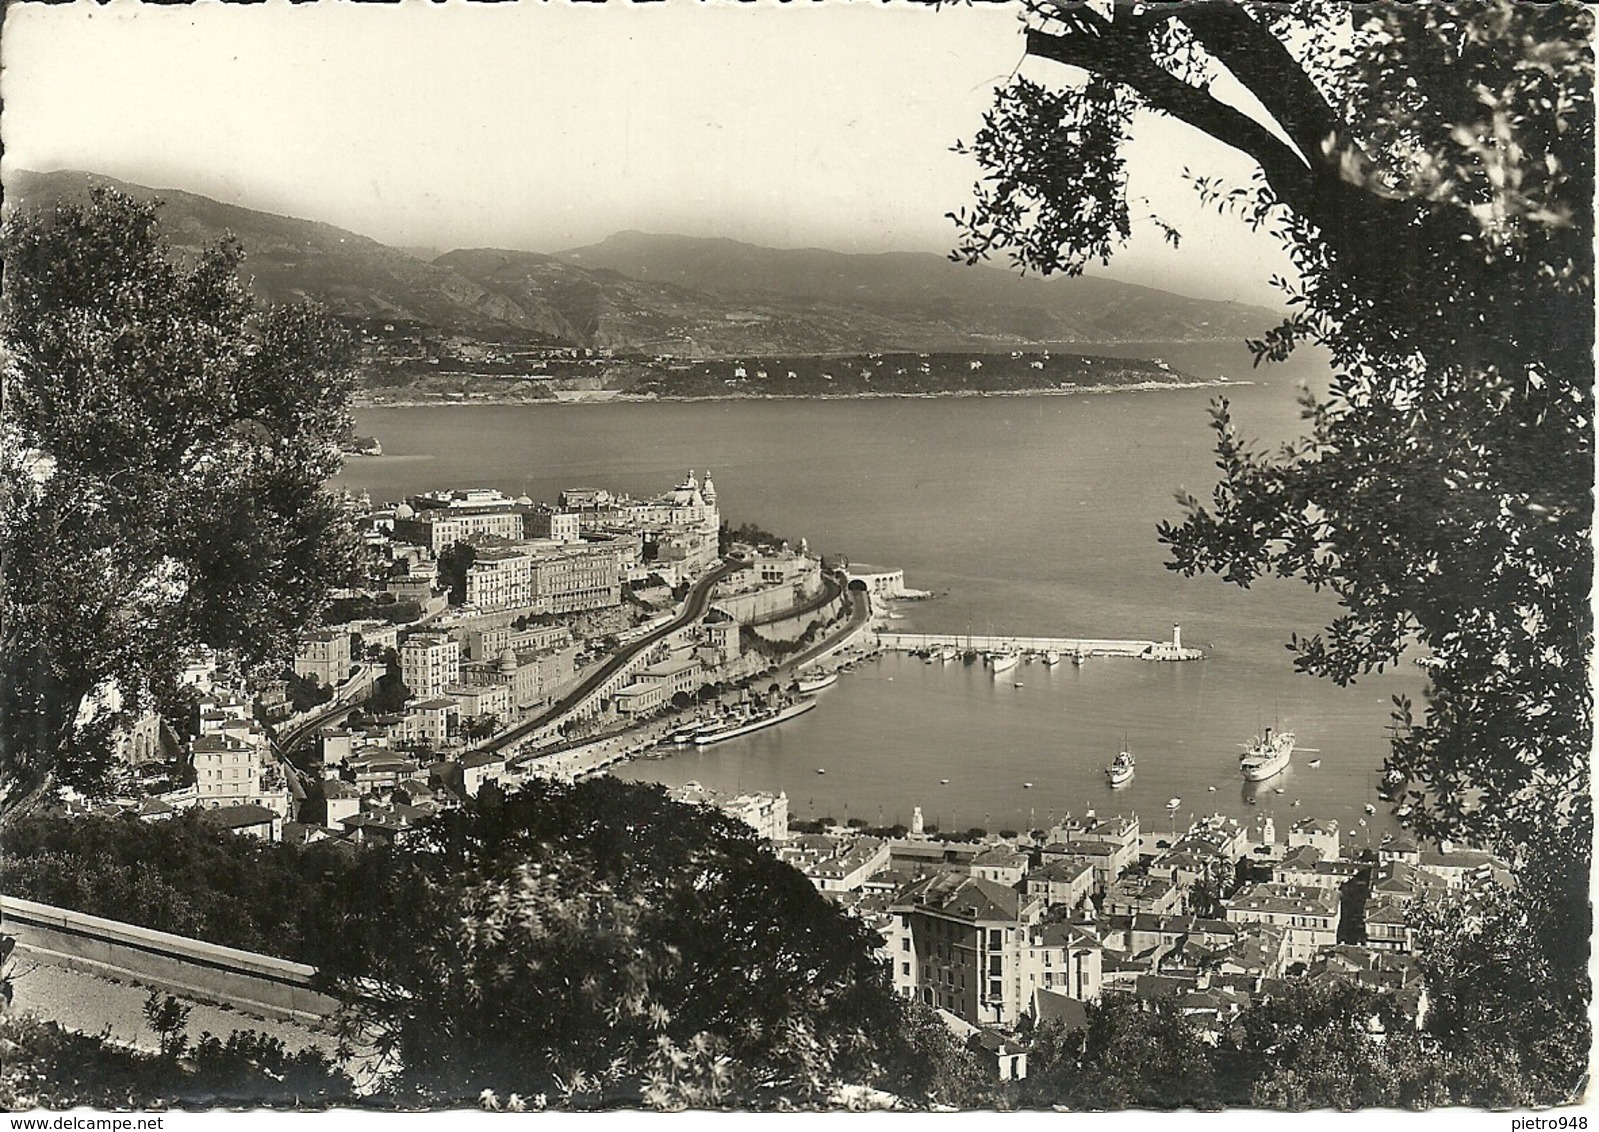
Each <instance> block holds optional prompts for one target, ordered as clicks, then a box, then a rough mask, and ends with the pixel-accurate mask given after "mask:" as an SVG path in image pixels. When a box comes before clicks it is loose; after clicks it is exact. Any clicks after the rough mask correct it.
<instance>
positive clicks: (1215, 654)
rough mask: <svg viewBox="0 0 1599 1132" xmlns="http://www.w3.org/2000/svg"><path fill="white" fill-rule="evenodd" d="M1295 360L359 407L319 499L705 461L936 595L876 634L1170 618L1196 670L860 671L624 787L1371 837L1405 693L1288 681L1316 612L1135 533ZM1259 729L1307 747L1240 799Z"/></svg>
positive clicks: (1414, 679) (720, 477)
mask: <svg viewBox="0 0 1599 1132" xmlns="http://www.w3.org/2000/svg"><path fill="white" fill-rule="evenodd" d="M1104 352H1106V353H1110V352H1113V351H1112V350H1110V349H1107V350H1105V351H1104ZM1116 352H1124V353H1135V354H1141V355H1144V356H1159V357H1163V358H1165V359H1166V360H1167V361H1169V362H1170V363H1171V364H1173V365H1174V366H1176V367H1178V368H1180V369H1184V370H1187V371H1188V372H1191V373H1195V374H1198V375H1200V376H1204V377H1215V376H1218V375H1221V374H1225V375H1228V376H1230V377H1233V378H1235V379H1239V378H1241V379H1251V378H1253V377H1256V376H1258V375H1254V374H1251V373H1250V371H1249V364H1248V359H1247V356H1246V355H1244V354H1243V352H1242V350H1241V349H1238V348H1235V347H1232V346H1221V345H1218V346H1191V345H1173V344H1154V345H1149V346H1143V347H1122V348H1118V350H1117V351H1116ZM1297 365H1298V367H1299V368H1298V370H1297V371H1294V370H1288V371H1286V372H1284V371H1281V370H1279V371H1273V372H1271V373H1269V374H1266V375H1264V376H1265V378H1266V383H1265V384H1253V385H1242V384H1240V385H1236V386H1234V387H1232V388H1230V389H1227V390H1225V391H1221V390H1217V389H1213V388H1209V389H1189V390H1180V389H1179V390H1160V391H1149V392H1125V393H1115V394H1096V395H1077V396H1058V397H1051V396H1043V397H974V398H943V399H883V400H862V401H728V402H690V403H665V404H633V403H609V404H585V405H557V404H552V405H532V406H517V407H500V406H495V407H454V406H451V407H437V408H409V409H369V410H363V411H361V412H360V413H358V414H357V417H358V427H359V431H360V432H362V433H369V434H372V435H375V436H377V437H379V438H380V439H381V441H382V442H383V446H384V452H385V455H383V456H381V457H375V458H353V459H351V461H350V462H349V464H348V466H347V468H346V470H345V473H344V474H343V475H342V476H341V477H340V478H339V481H338V482H339V483H340V484H341V485H343V486H348V487H350V488H354V489H365V490H368V491H370V492H371V493H372V495H373V497H374V498H377V499H398V498H400V497H401V496H403V495H408V494H411V493H414V492H417V491H422V490H429V489H434V488H441V487H449V486H456V487H466V486H493V487H499V488H502V489H504V490H506V491H509V492H512V493H515V494H520V493H523V492H525V493H527V494H529V495H531V496H532V497H533V498H535V499H546V500H553V499H554V498H555V496H556V495H557V494H558V493H559V492H560V491H561V489H563V488H567V487H575V486H592V487H607V488H611V489H619V490H622V491H627V492H630V493H632V494H635V495H646V494H652V493H655V492H659V491H661V490H664V489H665V488H667V487H670V486H672V485H673V484H674V483H676V482H677V481H678V480H680V479H681V478H682V476H683V475H684V474H685V473H686V472H687V471H688V470H689V469H691V468H692V469H694V470H695V472H696V474H700V475H703V474H704V472H705V471H706V470H707V469H709V470H710V471H711V472H712V473H713V474H714V476H715V479H716V486H717V490H718V492H719V495H720V502H721V507H722V514H723V516H724V517H725V518H727V519H729V520H731V521H732V522H733V523H734V524H735V525H736V524H737V523H739V522H742V521H746V520H748V521H753V522H756V523H758V524H760V525H761V526H763V527H765V528H767V529H768V530H773V531H777V532H779V533H781V534H783V535H785V536H787V537H789V538H791V539H795V540H797V539H799V538H800V537H802V536H803V537H805V538H807V539H809V541H810V545H811V547H812V549H813V550H818V551H822V552H825V553H836V554H846V555H848V556H849V557H850V558H851V559H852V560H853V561H856V562H869V563H873V564H877V565H891V566H898V567H903V568H904V570H905V574H906V582H907V584H908V585H910V586H913V587H916V588H918V589H925V590H932V591H934V592H936V593H937V594H938V595H939V596H938V597H937V598H936V599H934V600H931V601H926V602H918V603H907V604H905V605H903V606H902V607H901V609H902V612H903V614H904V618H903V620H900V621H898V622H896V623H895V627H896V628H900V629H904V630H908V631H915V630H928V631H940V632H955V633H965V632H971V633H978V634H989V633H993V634H1015V635H1018V636H1027V635H1038V636H1102V637H1142V638H1164V637H1166V636H1168V635H1169V634H1170V631H1171V626H1172V623H1173V622H1175V621H1180V622H1181V623H1182V626H1183V639H1184V642H1185V643H1187V644H1193V645H1198V646H1200V647H1203V648H1205V649H1206V650H1207V651H1208V652H1209V653H1210V656H1209V658H1208V659H1206V660H1204V661H1201V662H1197V663H1191V664H1149V663H1145V662H1141V661H1134V660H1110V659H1098V660H1090V661H1089V662H1088V663H1087V664H1085V665H1083V666H1082V667H1081V668H1074V667H1073V666H1071V665H1061V666H1059V667H1056V668H1054V669H1049V668H1046V667H1045V666H1044V665H1042V664H1031V665H1026V664H1024V665H1019V666H1018V667H1016V668H1015V669H1012V670H1011V671H1010V672H1008V673H1005V674H1004V675H1003V676H1002V677H1001V678H999V679H997V680H996V679H995V678H994V677H992V676H991V675H989V673H988V672H987V670H985V669H982V668H980V667H966V666H962V665H959V664H952V665H937V664H935V665H925V664H923V663H922V662H920V661H917V660H911V659H908V658H884V659H883V660H882V661H879V662H876V663H873V664H869V665H866V666H863V667H862V668H860V669H858V670H857V671H856V672H854V673H852V674H850V675H848V676H846V677H845V678H844V679H843V680H841V681H840V682H839V683H838V684H837V685H835V686H834V687H833V688H831V689H829V690H828V691H826V692H824V693H823V696H824V701H823V705H822V707H821V709H820V710H817V711H814V712H811V713H809V714H808V715H806V716H803V717H801V718H800V719H797V720H794V721H793V722H791V723H788V724H785V725H783V726H782V727H780V728H774V729H771V730H768V731H765V732H762V733H759V734H757V735H752V736H749V737H747V738H745V739H741V740H735V741H733V742H729V743H724V744H720V745H718V746H716V747H714V748H710V749H707V750H703V751H689V752H684V753H680V754H677V755H674V756H671V757H667V758H663V759H651V760H647V761H642V762H638V763H634V764H632V765H630V766H628V767H624V768H619V770H618V773H620V774H622V775H623V776H625V777H630V778H641V779H650V780H655V781H661V782H666V783H669V784H678V783H682V782H686V781H689V780H697V781H699V782H702V783H704V784H705V785H707V786H710V787H714V788H726V789H764V790H777V789H783V790H786V791H787V792H788V795H789V798H790V803H791V808H792V810H793V811H794V812H795V813H798V814H800V815H801V816H811V815H822V814H831V815H832V816H834V817H837V818H839V819H843V818H846V817H861V818H865V819H867V820H869V821H874V822H875V821H876V820H877V819H878V818H880V817H881V818H883V819H884V820H886V821H894V820H900V821H907V822H908V821H909V819H910V814H911V809H912V807H913V806H917V805H919V806H921V807H922V810H923V813H924V815H925V816H926V819H927V820H928V821H929V822H936V823H938V824H940V825H941V826H943V827H945V828H950V827H960V828H966V827H968V826H972V825H982V826H984V827H985V828H989V829H1000V828H1021V827H1023V825H1024V824H1033V823H1039V822H1043V821H1046V820H1047V819H1048V818H1049V817H1051V816H1054V817H1059V816H1061V815H1063V814H1065V813H1066V812H1068V811H1070V812H1078V813H1080V812H1082V810H1083V809H1084V808H1085V807H1087V806H1095V807H1097V808H1098V809H1099V810H1100V812H1102V813H1103V812H1112V811H1114V812H1133V811H1137V812H1138V813H1139V814H1140V815H1141V816H1144V817H1145V819H1146V825H1150V826H1154V827H1157V828H1164V827H1165V826H1166V825H1167V823H1168V822H1169V821H1170V820H1171V819H1169V818H1168V817H1167V811H1166V802H1167V800H1168V799H1169V798H1172V797H1179V798H1181V799H1182V805H1181V807H1180V809H1179V811H1178V815H1179V818H1182V817H1186V815H1188V814H1189V813H1197V812H1211V811H1220V812H1223V813H1232V814H1234V815H1236V816H1238V817H1240V818H1247V817H1250V816H1253V815H1255V814H1258V813H1262V812H1267V813H1273V814H1274V815H1275V816H1276V817H1277V818H1278V819H1279V824H1282V823H1283V822H1284V821H1286V820H1291V819H1293V818H1296V817H1300V816H1306V815H1314V816H1316V817H1322V818H1336V819H1337V820H1338V821H1339V823H1340V825H1341V826H1343V827H1345V828H1346V829H1349V828H1353V829H1356V830H1357V831H1358V832H1359V834H1360V836H1361V837H1362V838H1363V837H1364V836H1365V833H1366V830H1367V829H1368V828H1369V829H1372V830H1375V831H1376V832H1378V833H1380V832H1382V831H1384V830H1386V829H1390V828H1393V827H1392V825H1391V824H1390V823H1389V819H1388V818H1387V817H1386V815H1385V814H1383V813H1382V812H1379V814H1378V815H1377V816H1376V817H1372V818H1366V817H1365V815H1364V814H1363V813H1362V806H1363V805H1364V803H1366V802H1367V801H1376V798H1375V787H1376V781H1377V768H1378V766H1379V764H1380V762H1381V758H1382V754H1383V751H1384V749H1385V745H1386V732H1385V727H1386V724H1387V723H1388V718H1389V712H1390V709H1391V697H1392V696H1393V695H1394V694H1396V693H1405V694H1410V695H1412V696H1414V695H1416V694H1417V693H1418V692H1419V690H1420V688H1421V684H1422V681H1421V678H1420V673H1419V672H1416V671H1414V670H1401V671H1398V672H1394V673H1389V674H1385V675H1383V676H1379V677H1373V678H1368V679H1366V680H1362V681H1361V682H1360V683H1359V684H1357V685H1356V686H1355V687H1352V688H1347V689H1339V688H1336V687H1334V686H1333V685H1331V684H1330V683H1328V682H1326V681H1323V680H1313V679H1311V678H1310V677H1306V676H1301V675H1297V674H1295V673H1294V672H1293V670H1292V662H1291V656H1290V654H1289V653H1288V652H1287V651H1286V650H1285V649H1284V647H1283V645H1284V642H1285V641H1286V640H1287V639H1288V635H1289V634H1290V633H1291V632H1294V631H1298V632H1300V633H1305V632H1307V631H1309V632H1313V631H1316V630H1319V629H1320V628H1321V627H1322V626H1323V625H1324V624H1326V622H1327V620H1328V619H1329V618H1330V616H1332V614H1333V613H1334V612H1335V609H1334V606H1333V605H1332V604H1331V602H1330V600H1329V599H1328V598H1326V597H1325V595H1321V596H1318V595H1316V594H1313V593H1312V592H1311V591H1310V590H1309V589H1308V588H1307V587H1305V586H1303V585H1302V584H1299V583H1294V582H1281V581H1266V582H1262V583H1259V584H1257V585H1256V586H1254V587H1253V588H1251V589H1250V590H1247V591H1243V590H1239V589H1237V588H1235V587H1231V586H1227V585H1226V584H1224V583H1222V582H1221V581H1219V580H1217V579H1215V578H1210V577H1203V578H1198V579H1185V578H1182V577H1181V576H1180V575H1177V574H1174V573H1172V572H1170V571H1168V570H1166V569H1165V567H1164V548H1162V547H1161V546H1160V545H1159V543H1158V542H1157V540H1156V537H1155V526H1156V524H1157V523H1158V522H1159V521H1160V520H1162V519H1175V518H1177V517H1178V514H1179V510H1178V507H1177V505H1176V502H1175V498H1174V495H1175V492H1176V490H1177V489H1178V488H1179V487H1186V488H1188V489H1190V490H1192V491H1194V492H1195V493H1196V494H1198V495H1200V496H1202V497H1203V496H1204V495H1206V494H1207V493H1208V491H1209V489H1210V487H1211V485H1212V484H1213V482H1214V479H1215V475H1216V471H1215V468H1214V456H1213V454H1212V433H1211V431H1210V429H1209V427H1208V422H1209V417H1208V413H1207V405H1208V404H1209V403H1210V401H1211V400H1212V399H1213V398H1214V397H1215V396H1216V395H1217V394H1218V393H1219V392H1225V393H1226V395H1227V396H1228V397H1229V399H1230V400H1231V402H1232V403H1233V406H1234V409H1235V415H1236V417H1237V419H1238V420H1239V423H1240V425H1241V428H1242V430H1243V431H1244V432H1245V434H1246V435H1250V436H1256V437H1259V438H1261V440H1262V441H1263V442H1268V443H1275V442H1278V441H1281V440H1284V439H1287V438H1288V437H1289V436H1291V435H1294V434H1296V433H1297V431H1298V427H1299V421H1298V412H1297V406H1296V404H1295V401H1294V383H1295V380H1296V379H1297V378H1299V377H1305V378H1308V379H1310V380H1312V381H1315V380H1317V379H1319V378H1320V377H1321V376H1322V374H1321V373H1320V372H1318V366H1317V363H1316V359H1314V358H1308V359H1300V360H1299V361H1298V362H1297ZM1018 682H1019V683H1021V684H1022V687H1016V686H1015V685H1016V683H1018ZM1274 722H1275V723H1276V724H1277V725H1279V726H1281V727H1283V728H1285V729H1291V730H1293V731H1295V732H1296V733H1297V734H1298V736H1299V742H1300V743H1301V744H1302V745H1303V746H1305V747H1309V748H1315V753H1303V754H1299V755H1296V757H1295V759H1294V764H1293V766H1292V767H1291V768H1290V769H1289V770H1288V771H1287V772H1286V774H1284V775H1282V776H1279V777H1278V778H1277V779H1274V780H1273V781H1271V782H1268V783H1265V784H1259V785H1254V786H1246V785H1245V784H1244V783H1242V782H1241V781H1240V780H1239V778H1238V776H1237V773H1236V762H1237V754H1238V749H1239V744H1241V743H1243V742H1244V741H1246V740H1247V739H1248V738H1249V737H1250V736H1251V735H1252V734H1253V733H1254V732H1255V731H1257V730H1258V729H1259V728H1260V727H1261V726H1262V725H1268V724H1272V723H1274ZM1124 741H1125V742H1126V743H1127V744H1128V745H1129V746H1130V748H1131V749H1132V750H1133V752H1134V754H1135V755H1136V756H1137V758H1138V773H1137V776H1136V777H1135V778H1134V780H1133V782H1132V783H1131V784H1129V785H1127V786H1125V787H1123V788H1121V789H1120V790H1117V791H1115V792H1112V791H1111V790H1110V788H1109V786H1108V785H1107V784H1106V782H1105V778H1104V774H1103V771H1102V768H1103V766H1104V764H1105V763H1106V762H1108V761H1109V759H1110V758H1111V756H1112V755H1114V754H1115V752H1116V750H1117V749H1118V748H1119V746H1120V745H1121V744H1122V743H1123V742H1124ZM1318 757H1319V758H1320V759H1321V765H1320V766H1319V767H1315V768H1312V767H1310V766H1309V765H1308V764H1309V760H1311V759H1313V758H1318ZM819 768H820V769H825V772H826V773H825V774H818V773H817V771H818V769H819ZM945 778H947V779H949V780H950V781H949V784H948V785H941V784H940V780H941V779H945ZM1026 783H1031V784H1032V785H1031V786H1030V787H1029V786H1027V785H1024V784H1026ZM1279 786H1280V787H1281V788H1282V790H1283V792H1282V793H1281V794H1278V793H1276V788H1277V787H1279ZM1210 787H1215V790H1214V791H1212V790H1211V789H1209V788H1210ZM1251 799H1253V802H1251ZM1296 802H1297V803H1298V804H1297V805H1296V804H1295V803H1296ZM1363 818H1364V819H1365V820H1367V821H1369V822H1371V823H1372V824H1371V826H1369V827H1364V828H1363V827H1361V826H1360V825H1359V822H1360V820H1361V819H1363Z"/></svg>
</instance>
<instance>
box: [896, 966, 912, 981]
mask: <svg viewBox="0 0 1599 1132" xmlns="http://www.w3.org/2000/svg"><path fill="white" fill-rule="evenodd" d="M899 973H900V974H902V975H904V976H905V977H906V978H909V977H910V973H911V965H910V964H909V963H901V964H900V965H899Z"/></svg>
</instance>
